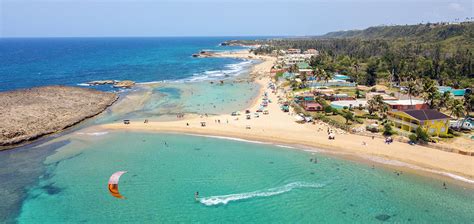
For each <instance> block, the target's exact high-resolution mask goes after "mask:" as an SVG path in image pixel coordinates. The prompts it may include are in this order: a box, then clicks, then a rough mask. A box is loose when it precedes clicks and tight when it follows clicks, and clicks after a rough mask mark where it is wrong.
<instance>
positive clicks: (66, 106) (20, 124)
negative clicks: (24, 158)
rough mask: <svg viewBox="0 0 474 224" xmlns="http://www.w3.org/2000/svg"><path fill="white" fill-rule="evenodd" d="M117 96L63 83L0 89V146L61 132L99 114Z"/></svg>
mask: <svg viewBox="0 0 474 224" xmlns="http://www.w3.org/2000/svg"><path fill="white" fill-rule="evenodd" d="M117 98H118V96H117V95H116V94H115V93H107V92H101V91H97V90H92V89H87V88H79V87H65V86H48V87H39V88H32V89H22V90H14V91H9V92H2V93H0V102H1V105H2V106H1V107H0V146H12V145H15V144H19V143H22V142H24V141H29V140H33V139H36V138H38V137H41V136H44V135H47V134H51V133H55V132H58V131H61V130H63V129H64V128H67V127H70V126H72V125H74V124H76V123H79V122H80V121H82V120H84V119H86V118H89V117H92V116H95V115H97V114H99V113H100V112H102V111H103V110H105V109H106V108H107V107H108V106H110V105H112V103H114V102H115V101H116V100H117ZM4 148H6V147H4ZM0 149H1V147H0Z"/></svg>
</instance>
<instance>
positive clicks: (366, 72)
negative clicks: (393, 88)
mask: <svg viewBox="0 0 474 224" xmlns="http://www.w3.org/2000/svg"><path fill="white" fill-rule="evenodd" d="M241 44H261V45H262V47H260V48H258V49H255V50H254V51H255V53H256V54H269V53H272V51H273V50H279V49H288V48H299V49H302V50H306V49H310V48H315V49H318V50H319V51H320V52H321V55H320V56H319V57H317V58H313V60H312V62H311V65H313V66H320V67H323V69H325V70H327V71H329V72H340V73H343V74H347V75H349V76H351V77H353V78H354V79H355V80H357V81H358V82H359V83H365V84H367V85H371V84H374V83H375V82H386V81H394V82H397V83H400V82H403V81H407V80H415V79H420V78H431V79H434V80H436V81H437V82H438V84H440V85H451V86H453V87H456V88H468V87H473V86H474V81H473V80H474V63H473V62H474V58H473V57H474V56H473V53H472V52H473V51H474V23H472V22H469V23H467V22H466V23H462V24H441V23H440V24H420V25H408V26H386V27H371V28H367V29H365V30H361V31H343V32H334V33H328V34H326V35H323V36H318V37H305V38H284V39H270V40H256V41H246V42H245V43H243V42H242V43H241Z"/></svg>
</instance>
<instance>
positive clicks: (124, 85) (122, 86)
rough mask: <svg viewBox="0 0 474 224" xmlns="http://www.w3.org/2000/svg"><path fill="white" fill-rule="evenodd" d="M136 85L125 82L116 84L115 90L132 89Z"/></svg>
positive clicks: (131, 82) (132, 82)
mask: <svg viewBox="0 0 474 224" xmlns="http://www.w3.org/2000/svg"><path fill="white" fill-rule="evenodd" d="M134 85H135V82H134V81H130V80H124V81H120V82H116V83H115V84H114V88H132V87H133V86H134Z"/></svg>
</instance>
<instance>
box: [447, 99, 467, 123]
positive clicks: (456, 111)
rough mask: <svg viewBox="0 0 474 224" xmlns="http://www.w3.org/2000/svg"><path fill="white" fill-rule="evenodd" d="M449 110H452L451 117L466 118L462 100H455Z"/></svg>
mask: <svg viewBox="0 0 474 224" xmlns="http://www.w3.org/2000/svg"><path fill="white" fill-rule="evenodd" d="M449 109H450V110H451V116H454V117H456V118H458V119H459V118H460V117H463V116H464V105H463V102H461V100H458V99H455V100H453V101H452V103H451V105H450V106H449Z"/></svg>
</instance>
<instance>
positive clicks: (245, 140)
mask: <svg viewBox="0 0 474 224" xmlns="http://www.w3.org/2000/svg"><path fill="white" fill-rule="evenodd" d="M187 135H191V136H198V137H206V138H217V139H224V140H232V141H238V142H248V143H254V144H263V145H271V144H272V143H267V142H261V141H253V140H247V139H243V138H235V137H226V136H218V135H199V134H187Z"/></svg>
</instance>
